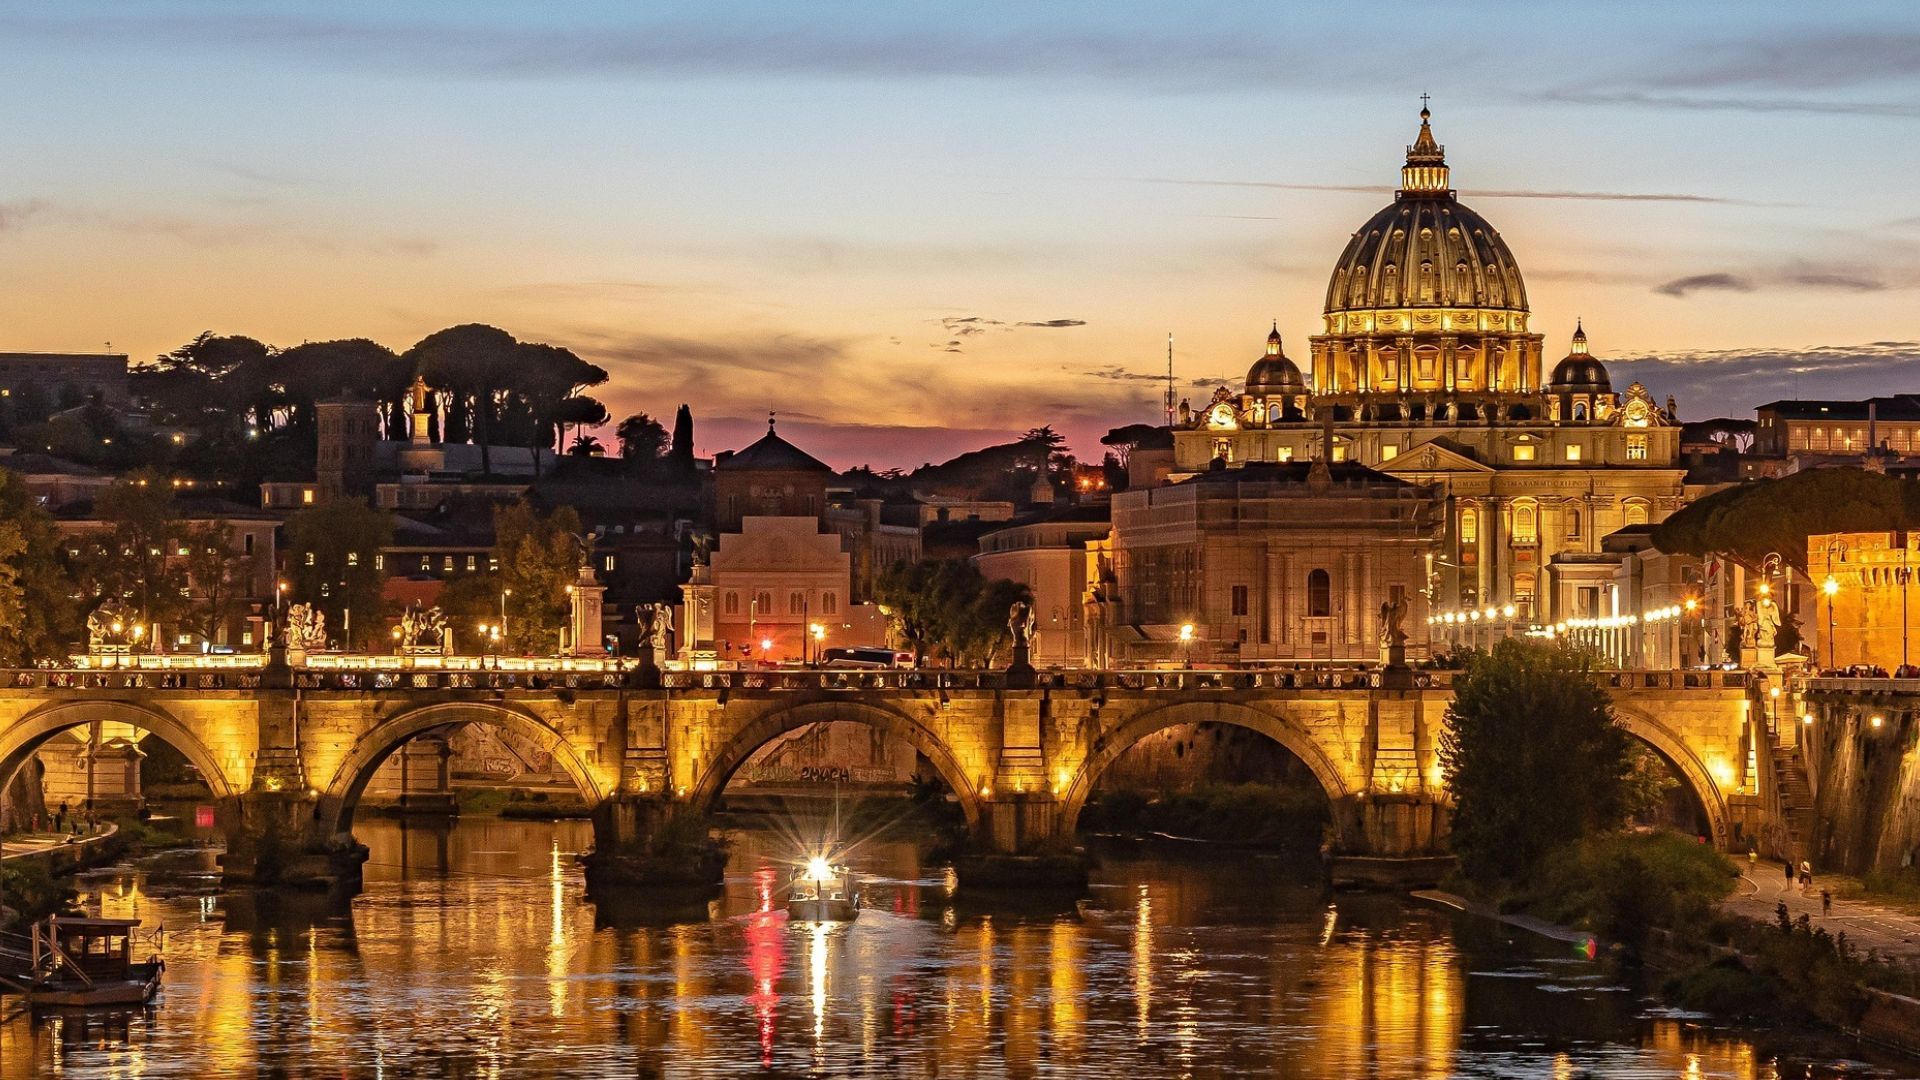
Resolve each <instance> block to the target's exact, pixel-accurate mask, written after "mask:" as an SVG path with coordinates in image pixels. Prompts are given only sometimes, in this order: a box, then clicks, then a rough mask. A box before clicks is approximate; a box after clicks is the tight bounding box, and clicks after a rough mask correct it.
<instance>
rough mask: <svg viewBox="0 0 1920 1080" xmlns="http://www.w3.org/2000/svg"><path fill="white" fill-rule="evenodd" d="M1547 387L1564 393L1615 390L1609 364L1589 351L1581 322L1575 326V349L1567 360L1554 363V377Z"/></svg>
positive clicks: (1610, 391)
mask: <svg viewBox="0 0 1920 1080" xmlns="http://www.w3.org/2000/svg"><path fill="white" fill-rule="evenodd" d="M1547 389H1548V390H1549V391H1552V392H1557V393H1559V392H1564V393H1600V394H1610V393H1612V392H1613V383H1612V381H1611V380H1609V379H1608V378H1607V366H1606V365H1605V364H1602V363H1601V362H1600V361H1598V360H1595V359H1594V358H1593V354H1592V353H1590V352H1588V351H1587V331H1586V329H1585V328H1584V327H1582V326H1581V325H1580V324H1579V323H1577V322H1576V323H1575V324H1574V327H1573V351H1572V352H1569V353H1568V354H1567V358H1566V359H1565V360H1562V361H1560V363H1558V364H1556V365H1554V369H1553V378H1551V379H1549V380H1548V381H1547Z"/></svg>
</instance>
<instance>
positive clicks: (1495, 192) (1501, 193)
mask: <svg viewBox="0 0 1920 1080" xmlns="http://www.w3.org/2000/svg"><path fill="white" fill-rule="evenodd" d="M1132 179H1134V180H1135V181H1136V182H1138V183H1142V184H1176V185H1180V186H1183V187H1229V188H1264V189H1268V190H1272V191H1333V192H1349V193H1356V194H1362V195H1391V194H1393V191H1394V189H1393V186H1392V185H1391V184H1287V183H1281V182H1278V181H1273V180H1188V179H1181V178H1178V177H1163V176H1144V177H1134V178H1132ZM1469 194H1471V195H1472V196H1473V197H1474V198H1476V199H1572V200H1576V201H1585V202H1667V203H1717V204H1720V205H1724V206H1784V205H1788V204H1785V203H1763V202H1753V201H1751V200H1747V199H1730V198H1725V197H1723V196H1719V195H1693V194H1685V193H1679V192H1659V191H1572V190H1556V189H1547V188H1541V189H1532V188H1493V189H1488V190H1481V189H1478V188H1475V189H1474V190H1473V191H1471V192H1469Z"/></svg>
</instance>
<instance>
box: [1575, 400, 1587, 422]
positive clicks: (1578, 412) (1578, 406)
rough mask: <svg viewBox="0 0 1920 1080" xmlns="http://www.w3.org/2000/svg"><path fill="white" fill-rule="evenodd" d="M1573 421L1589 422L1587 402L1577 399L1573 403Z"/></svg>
mask: <svg viewBox="0 0 1920 1080" xmlns="http://www.w3.org/2000/svg"><path fill="white" fill-rule="evenodd" d="M1573 422H1574V423H1576V424H1584V423H1586V422H1587V403H1586V402H1584V401H1576V402H1574V403H1573Z"/></svg>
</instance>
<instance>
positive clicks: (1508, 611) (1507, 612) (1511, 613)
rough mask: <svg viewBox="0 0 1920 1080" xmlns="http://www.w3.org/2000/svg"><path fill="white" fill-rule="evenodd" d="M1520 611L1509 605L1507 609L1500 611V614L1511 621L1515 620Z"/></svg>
mask: <svg viewBox="0 0 1920 1080" xmlns="http://www.w3.org/2000/svg"><path fill="white" fill-rule="evenodd" d="M1518 611H1519V609H1518V608H1516V607H1514V606H1513V605H1512V604H1508V605H1507V606H1506V607H1503V608H1501V609H1500V614H1502V615H1505V616H1506V617H1507V618H1509V619H1511V618H1513V616H1514V614H1515V613H1516V612H1518Z"/></svg>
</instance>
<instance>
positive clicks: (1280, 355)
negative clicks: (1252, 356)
mask: <svg viewBox="0 0 1920 1080" xmlns="http://www.w3.org/2000/svg"><path fill="white" fill-rule="evenodd" d="M1306 392H1307V380H1306V377H1305V376H1303V375H1301V374H1300V368H1299V365H1297V364H1295V363H1294V362H1293V361H1291V360H1289V359H1287V354H1286V353H1285V352H1284V351H1283V350H1282V349H1281V348H1280V324H1279V323H1277V322H1276V323H1274V324H1273V333H1271V334H1268V335H1267V351H1266V353H1265V354H1264V355H1262V356H1261V357H1260V359H1258V360H1256V361H1254V364H1253V367H1252V368H1251V369H1249V370H1248V371H1247V393H1249V394H1251V395H1253V396H1254V397H1269V396H1278V395H1283V394H1304V393H1306Z"/></svg>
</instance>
